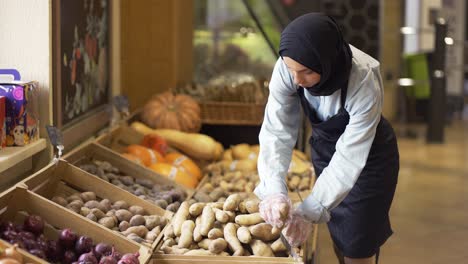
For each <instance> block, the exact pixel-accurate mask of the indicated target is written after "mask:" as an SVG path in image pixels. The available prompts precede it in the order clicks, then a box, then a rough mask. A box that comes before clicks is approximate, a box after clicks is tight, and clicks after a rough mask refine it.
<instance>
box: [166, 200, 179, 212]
mask: <svg viewBox="0 0 468 264" xmlns="http://www.w3.org/2000/svg"><path fill="white" fill-rule="evenodd" d="M180 206H181V204H180V203H179V202H175V203H171V204H170V205H168V206H167V207H166V210H168V211H170V212H173V213H176V212H177V211H178V210H179V208H180Z"/></svg>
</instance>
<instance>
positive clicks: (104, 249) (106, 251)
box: [93, 243, 112, 258]
mask: <svg viewBox="0 0 468 264" xmlns="http://www.w3.org/2000/svg"><path fill="white" fill-rule="evenodd" d="M93 252H94V255H95V256H96V257H97V258H101V257H102V256H109V255H110V254H112V247H111V246H110V245H108V244H106V243H99V244H97V245H96V246H95V247H94V250H93Z"/></svg>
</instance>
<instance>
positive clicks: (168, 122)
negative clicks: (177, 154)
mask: <svg viewBox="0 0 468 264" xmlns="http://www.w3.org/2000/svg"><path fill="white" fill-rule="evenodd" d="M200 112H201V110H200V106H199V105H198V103H197V102H196V101H195V100H194V99H193V98H192V97H190V96H188V95H183V94H178V95H174V94H172V93H171V92H165V93H162V94H158V95H155V96H153V98H151V99H150V100H149V102H148V103H146V105H145V106H144V107H143V111H142V113H141V119H142V121H143V122H144V123H146V124H147V125H148V126H150V127H152V128H169V129H176V130H180V131H184V132H198V131H200V128H201V118H200Z"/></svg>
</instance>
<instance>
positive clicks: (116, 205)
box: [112, 201, 129, 210]
mask: <svg viewBox="0 0 468 264" xmlns="http://www.w3.org/2000/svg"><path fill="white" fill-rule="evenodd" d="M128 207H129V206H128V203H127V202H126V201H116V202H115V203H114V204H113V205H112V208H113V209H115V210H119V209H128Z"/></svg>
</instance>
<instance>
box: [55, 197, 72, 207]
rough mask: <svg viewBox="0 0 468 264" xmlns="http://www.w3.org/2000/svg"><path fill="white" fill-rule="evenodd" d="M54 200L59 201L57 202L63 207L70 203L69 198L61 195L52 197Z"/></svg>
mask: <svg viewBox="0 0 468 264" xmlns="http://www.w3.org/2000/svg"><path fill="white" fill-rule="evenodd" d="M52 201H53V202H55V203H57V204H60V205H61V206H63V207H66V206H67V205H68V202H67V200H66V199H65V198H63V197H61V196H54V197H53V198H52Z"/></svg>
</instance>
